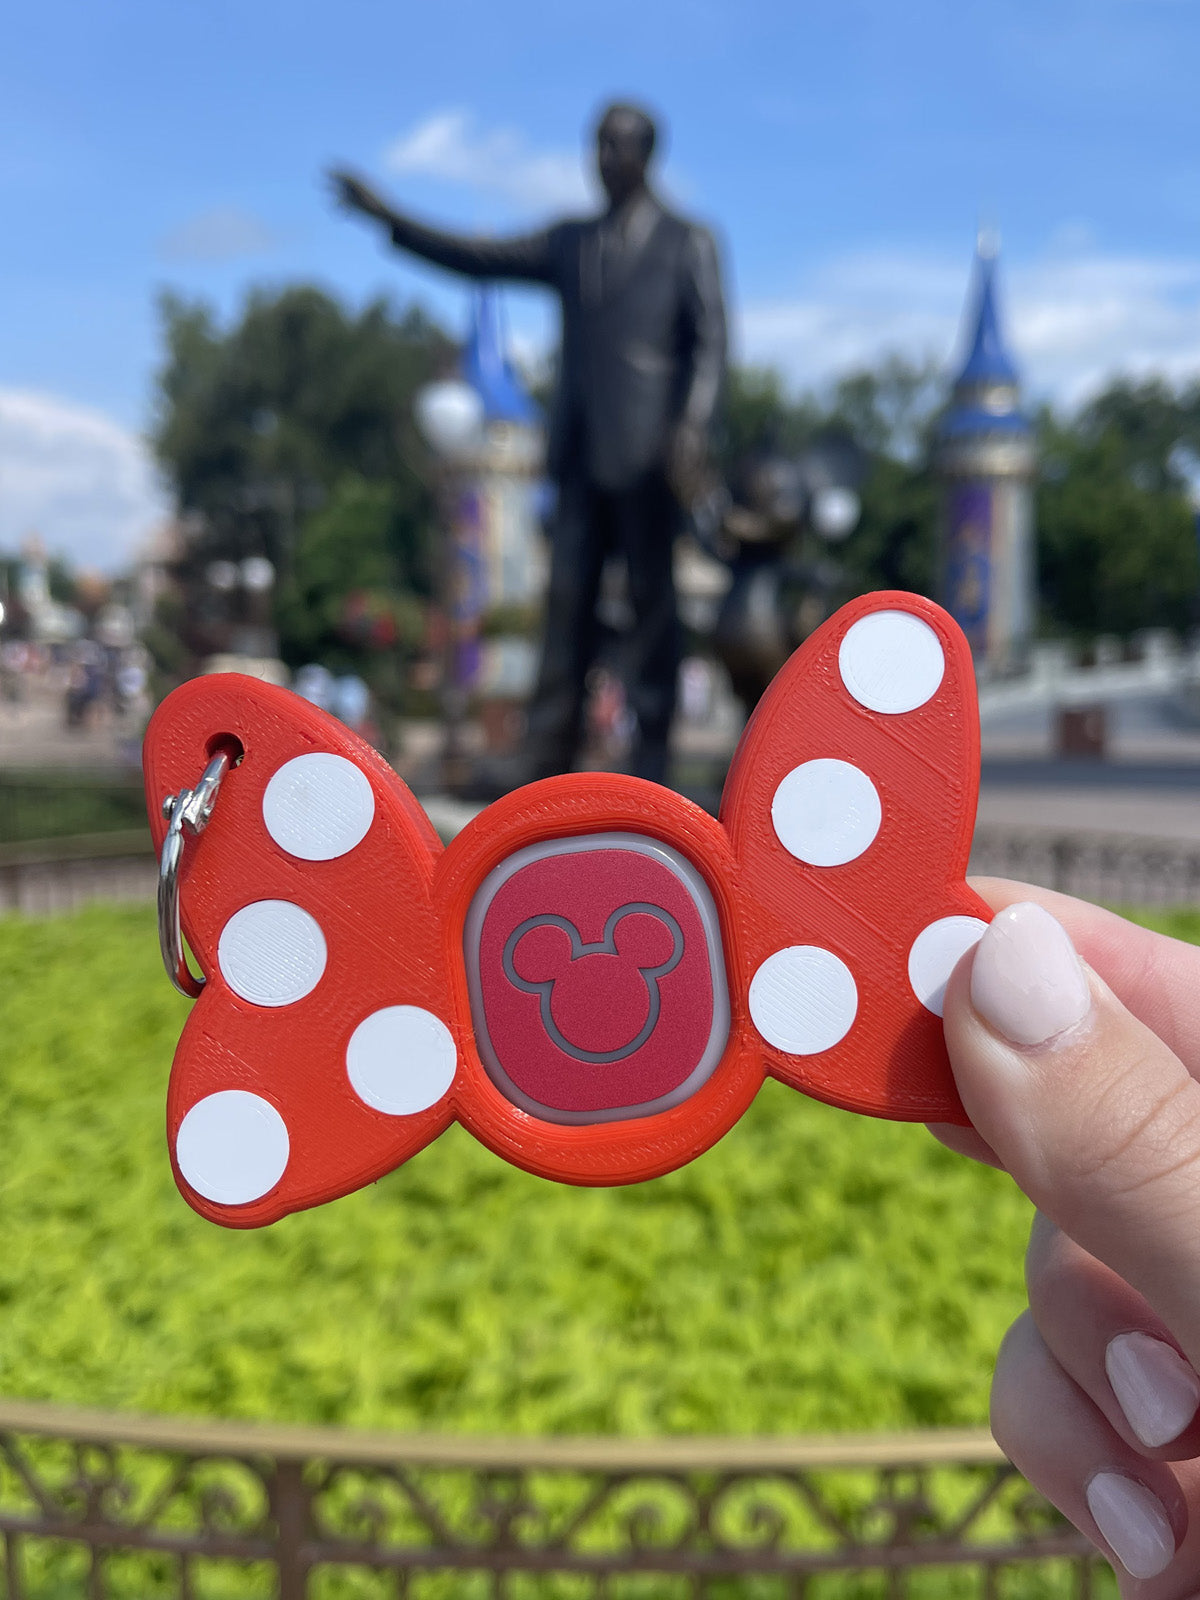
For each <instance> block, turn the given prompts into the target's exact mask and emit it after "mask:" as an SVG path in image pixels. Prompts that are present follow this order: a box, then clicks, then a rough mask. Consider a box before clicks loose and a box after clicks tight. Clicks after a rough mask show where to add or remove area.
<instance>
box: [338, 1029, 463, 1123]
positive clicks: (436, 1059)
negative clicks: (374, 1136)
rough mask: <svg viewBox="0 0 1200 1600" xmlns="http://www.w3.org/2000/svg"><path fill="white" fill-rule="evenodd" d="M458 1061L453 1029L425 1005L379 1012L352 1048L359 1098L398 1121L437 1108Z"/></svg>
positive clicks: (351, 1069) (349, 1062) (349, 1059)
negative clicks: (425, 1007) (426, 1008)
mask: <svg viewBox="0 0 1200 1600" xmlns="http://www.w3.org/2000/svg"><path fill="white" fill-rule="evenodd" d="M457 1060H458V1055H457V1052H456V1051H455V1048H454V1039H453V1037H452V1036H451V1033H450V1030H449V1028H448V1027H447V1026H446V1024H445V1023H444V1022H441V1021H440V1020H439V1019H438V1018H437V1017H435V1016H434V1014H433V1012H432V1011H423V1010H422V1009H421V1007H420V1006H385V1007H384V1008H383V1010H382V1011H373V1012H372V1013H371V1015H370V1016H369V1017H367V1018H366V1020H365V1021H363V1022H360V1023H359V1025H358V1027H357V1028H355V1030H354V1032H353V1033H352V1034H351V1036H350V1043H349V1044H348V1045H347V1047H346V1071H347V1072H348V1073H349V1075H350V1082H351V1084H352V1086H353V1088H354V1092H355V1094H356V1095H357V1096H358V1097H359V1099H360V1100H365V1101H366V1103H367V1105H369V1106H373V1107H374V1108H375V1110H376V1111H386V1112H387V1113H388V1115H389V1116H392V1117H407V1116H411V1115H412V1114H413V1112H414V1111H425V1110H427V1109H428V1108H429V1107H430V1106H433V1105H436V1104H437V1102H438V1101H439V1100H440V1099H441V1098H442V1096H443V1095H444V1094H445V1092H446V1090H447V1089H448V1088H449V1087H450V1085H451V1084H452V1083H453V1081H454V1068H455V1065H456V1063H457Z"/></svg>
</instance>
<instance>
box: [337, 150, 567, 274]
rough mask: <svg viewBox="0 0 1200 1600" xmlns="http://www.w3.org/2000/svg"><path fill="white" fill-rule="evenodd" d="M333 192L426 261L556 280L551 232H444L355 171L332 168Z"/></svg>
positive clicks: (401, 246) (481, 271) (460, 269)
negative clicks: (394, 203) (497, 235)
mask: <svg viewBox="0 0 1200 1600" xmlns="http://www.w3.org/2000/svg"><path fill="white" fill-rule="evenodd" d="M331 178H332V181H333V186H334V194H335V197H336V198H337V200H338V202H339V203H340V204H341V205H343V206H345V207H346V209H347V210H351V211H359V212H361V213H362V214H363V215H364V216H368V217H371V218H373V219H374V220H376V221H378V222H382V223H383V224H384V226H385V227H386V228H387V229H388V231H389V232H390V233H391V236H392V243H393V244H395V245H396V246H397V247H398V248H399V249H401V250H408V251H410V252H411V253H412V254H413V255H415V256H420V257H421V259H422V260H423V261H432V262H433V264H434V265H435V266H438V267H445V268H447V269H448V270H449V271H450V272H461V273H463V274H464V275H465V276H466V277H468V278H516V279H524V280H527V281H532V282H534V283H552V282H553V281H554V252H553V246H552V232H551V230H550V229H542V230H541V231H540V232H538V233H528V234H519V235H515V236H513V237H510V238H506V239H492V238H488V237H487V236H486V235H483V236H479V235H470V234H458V233H446V232H443V231H442V230H441V229H440V228H430V227H427V226H426V225H425V224H424V223H422V222H417V221H415V220H414V219H413V218H412V217H408V216H405V214H404V213H403V212H401V211H396V210H394V209H393V208H392V207H391V206H390V205H388V203H387V202H386V201H385V200H383V199H381V198H380V196H379V195H377V194H376V193H375V191H374V190H373V189H370V188H368V186H367V185H366V184H365V183H363V182H362V180H361V179H359V178H356V177H355V176H354V175H353V174H352V173H348V172H334V173H332V174H331Z"/></svg>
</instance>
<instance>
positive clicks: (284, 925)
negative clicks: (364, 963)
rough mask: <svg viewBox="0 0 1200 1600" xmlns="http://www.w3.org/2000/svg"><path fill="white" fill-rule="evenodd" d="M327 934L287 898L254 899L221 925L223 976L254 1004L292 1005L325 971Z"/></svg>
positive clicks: (218, 947) (300, 998) (220, 948)
mask: <svg viewBox="0 0 1200 1600" xmlns="http://www.w3.org/2000/svg"><path fill="white" fill-rule="evenodd" d="M325 955H326V952H325V935H324V934H323V933H322V932H321V930H320V928H319V927H318V926H317V923H316V921H315V919H314V918H313V917H310V916H309V914H308V912H307V911H303V910H301V908H300V907H299V906H294V905H293V904H292V902H291V901H290V900H256V901H255V902H254V903H253V904H252V905H248V906H243V907H242V909H241V910H240V911H235V912H234V914H233V916H231V917H230V919H229V921H228V922H227V923H226V924H225V926H224V927H223V928H222V929H221V937H220V940H219V941H218V943H217V961H218V962H219V964H220V967H221V976H222V977H223V978H224V979H225V982H226V983H227V984H228V985H229V987H230V988H231V989H232V990H233V992H234V994H238V995H241V997H242V999H243V1000H249V1001H251V1002H252V1003H253V1004H254V1005H256V1006H290V1005H291V1004H292V1002H293V1001H295V1000H303V998H304V996H305V995H306V994H311V993H312V991H313V990H314V989H315V988H316V986H317V984H318V983H319V982H320V980H321V974H322V973H323V972H324V971H325Z"/></svg>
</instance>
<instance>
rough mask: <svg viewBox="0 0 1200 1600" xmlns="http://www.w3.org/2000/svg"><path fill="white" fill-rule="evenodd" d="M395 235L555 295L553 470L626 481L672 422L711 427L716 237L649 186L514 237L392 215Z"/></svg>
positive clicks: (436, 256) (477, 273)
mask: <svg viewBox="0 0 1200 1600" xmlns="http://www.w3.org/2000/svg"><path fill="white" fill-rule="evenodd" d="M392 238H393V240H394V242H395V243H396V244H397V245H398V246H400V248H401V249H404V250H410V251H412V252H413V253H414V254H415V255H418V256H422V257H423V258H424V259H425V260H427V261H432V262H434V263H436V264H437V265H438V266H442V267H447V268H449V269H450V270H451V271H454V272H461V273H465V274H466V275H467V276H468V277H472V278H496V279H500V278H508V279H518V280H523V281H528V282H533V283H544V284H547V285H548V286H549V287H550V288H552V289H554V290H556V291H557V293H558V296H559V299H560V300H561V302H562V353H561V357H560V361H559V373H558V384H557V392H556V394H555V399H554V404H553V408H552V411H551V417H550V440H549V462H548V465H549V470H550V473H551V475H552V476H553V477H556V478H558V479H559V480H560V481H561V480H562V479H563V478H566V477H571V476H573V475H576V474H579V473H582V474H583V475H584V476H585V477H586V478H587V480H588V481H590V482H591V483H593V484H595V485H596V486H598V487H599V488H602V489H609V490H621V489H627V488H629V487H631V486H632V485H633V484H635V483H636V482H637V481H638V480H639V479H640V478H642V477H643V476H644V475H645V474H646V473H647V472H648V471H649V470H650V469H651V468H654V467H661V466H663V465H664V463H665V461H666V457H667V451H668V449H669V446H670V441H671V437H672V434H673V432H674V430H675V428H676V427H677V426H678V425H679V424H680V423H681V422H686V423H688V424H692V425H695V426H696V427H698V428H700V429H701V430H707V429H708V428H709V427H710V425H711V423H712V420H713V415H714V412H715V411H716V407H717V403H718V400H719V398H720V393H721V386H722V380H723V377H724V371H725V307H724V302H723V299H722V295H721V277H720V271H719V267H718V262H717V252H716V247H715V245H714V243H713V239H712V235H711V234H710V233H709V232H708V231H707V230H706V229H704V228H701V227H698V226H697V225H696V224H694V223H691V222H688V221H686V220H685V219H684V218H682V217H677V216H675V215H674V214H673V213H672V212H670V211H668V210H667V209H666V207H665V206H663V205H662V204H661V203H660V202H659V201H658V200H657V199H656V198H655V197H654V196H653V195H651V194H649V193H643V194H642V195H640V196H637V197H636V198H635V199H634V200H633V201H632V202H631V203H630V204H629V206H627V207H625V208H623V210H622V211H621V212H618V213H614V214H611V215H604V216H600V217H592V218H587V219H581V220H572V221H566V222H560V223H556V224H554V225H552V226H551V227H548V228H545V229H543V230H542V231H541V232H538V233H531V234H526V235H522V236H519V237H515V238H507V239H489V238H486V237H478V238H468V237H462V236H459V235H456V234H450V233H443V232H440V231H437V230H435V229H433V228H427V227H424V226H423V225H422V224H420V223H416V222H412V221H410V220H409V219H408V218H405V217H396V218H395V219H394V221H393V227H392Z"/></svg>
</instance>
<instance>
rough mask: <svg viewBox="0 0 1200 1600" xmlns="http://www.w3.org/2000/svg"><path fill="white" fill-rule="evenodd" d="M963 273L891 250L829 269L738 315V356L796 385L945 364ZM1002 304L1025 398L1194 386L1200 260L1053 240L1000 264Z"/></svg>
mask: <svg viewBox="0 0 1200 1600" xmlns="http://www.w3.org/2000/svg"><path fill="white" fill-rule="evenodd" d="M968 267H969V262H968V260H967V258H966V257H965V256H964V257H962V258H948V257H937V256H922V255H918V254H915V253H913V254H906V253H901V252H893V251H886V250H879V251H869V252H864V253H862V254H859V255H856V256H851V257H847V258H843V259H841V260H836V261H831V262H829V263H827V264H826V265H824V266H823V267H822V268H820V269H819V270H817V271H816V272H814V273H813V275H812V277H811V278H810V280H809V282H808V283H807V284H806V285H805V286H804V288H803V290H802V292H800V293H799V294H797V295H796V296H794V297H789V298H786V299H777V300H770V301H759V302H751V303H750V304H748V305H746V306H745V308H744V309H743V310H742V312H741V315H740V319H739V325H740V332H741V339H740V349H741V354H742V356H743V358H744V359H746V360H750V361H753V362H756V363H761V364H764V365H774V366H777V367H779V368H780V369H781V370H782V371H784V372H785V373H786V374H787V375H788V376H789V378H791V379H792V381H793V382H795V383H797V384H799V385H801V386H809V385H820V384H822V383H824V382H825V381H827V380H828V379H830V378H833V377H835V376H837V374H838V373H839V372H843V371H845V370H846V369H847V368H849V367H854V366H861V365H863V364H864V363H867V362H870V361H872V360H874V359H875V358H877V357H878V356H879V355H880V354H882V353H883V352H885V351H892V350H898V351H902V352H904V353H906V354H909V355H911V356H914V357H918V358H920V357H925V356H932V357H934V358H935V359H936V360H938V361H940V362H944V363H949V361H950V359H951V356H952V354H953V353H954V352H955V350H956V347H957V341H958V338H959V334H960V328H961V319H962V313H963V306H964V302H965V300H966V295H967V287H968V283H969V271H968ZM1000 293H1001V311H1002V316H1003V318H1004V321H1005V324H1006V326H1007V330H1008V335H1009V342H1010V344H1011V347H1012V350H1013V354H1014V356H1015V357H1016V359H1017V362H1018V365H1019V366H1020V368H1021V370H1022V372H1023V375H1024V378H1025V382H1026V386H1027V388H1028V390H1029V391H1030V393H1032V394H1035V395H1046V396H1049V397H1051V398H1053V399H1055V400H1058V401H1061V402H1064V403H1067V404H1073V403H1076V402H1078V401H1079V400H1081V399H1082V398H1084V397H1085V396H1086V395H1087V394H1089V393H1091V392H1094V391H1095V390H1096V389H1097V388H1099V387H1100V386H1101V385H1102V384H1103V383H1104V382H1105V381H1106V380H1107V379H1108V378H1111V377H1113V376H1116V375H1117V374H1123V373H1128V374H1139V375H1140V374H1144V373H1150V372H1161V373H1165V374H1167V375H1168V376H1170V377H1173V378H1183V377H1189V376H1195V377H1200V258H1192V257H1165V256H1163V257H1156V256H1133V255H1117V254H1109V253H1105V252H1103V251H1101V250H1099V249H1098V248H1096V247H1095V246H1094V245H1093V244H1091V243H1089V242H1088V241H1087V239H1086V237H1085V236H1079V235H1069V236H1064V235H1060V236H1059V238H1058V239H1057V240H1056V242H1055V247H1054V248H1053V249H1051V250H1048V251H1046V252H1045V253H1043V254H1042V255H1041V256H1039V257H1035V258H1033V259H1028V260H1024V261H1015V260H1009V259H1007V258H1005V257H1003V256H1002V258H1001V263H1000Z"/></svg>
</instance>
